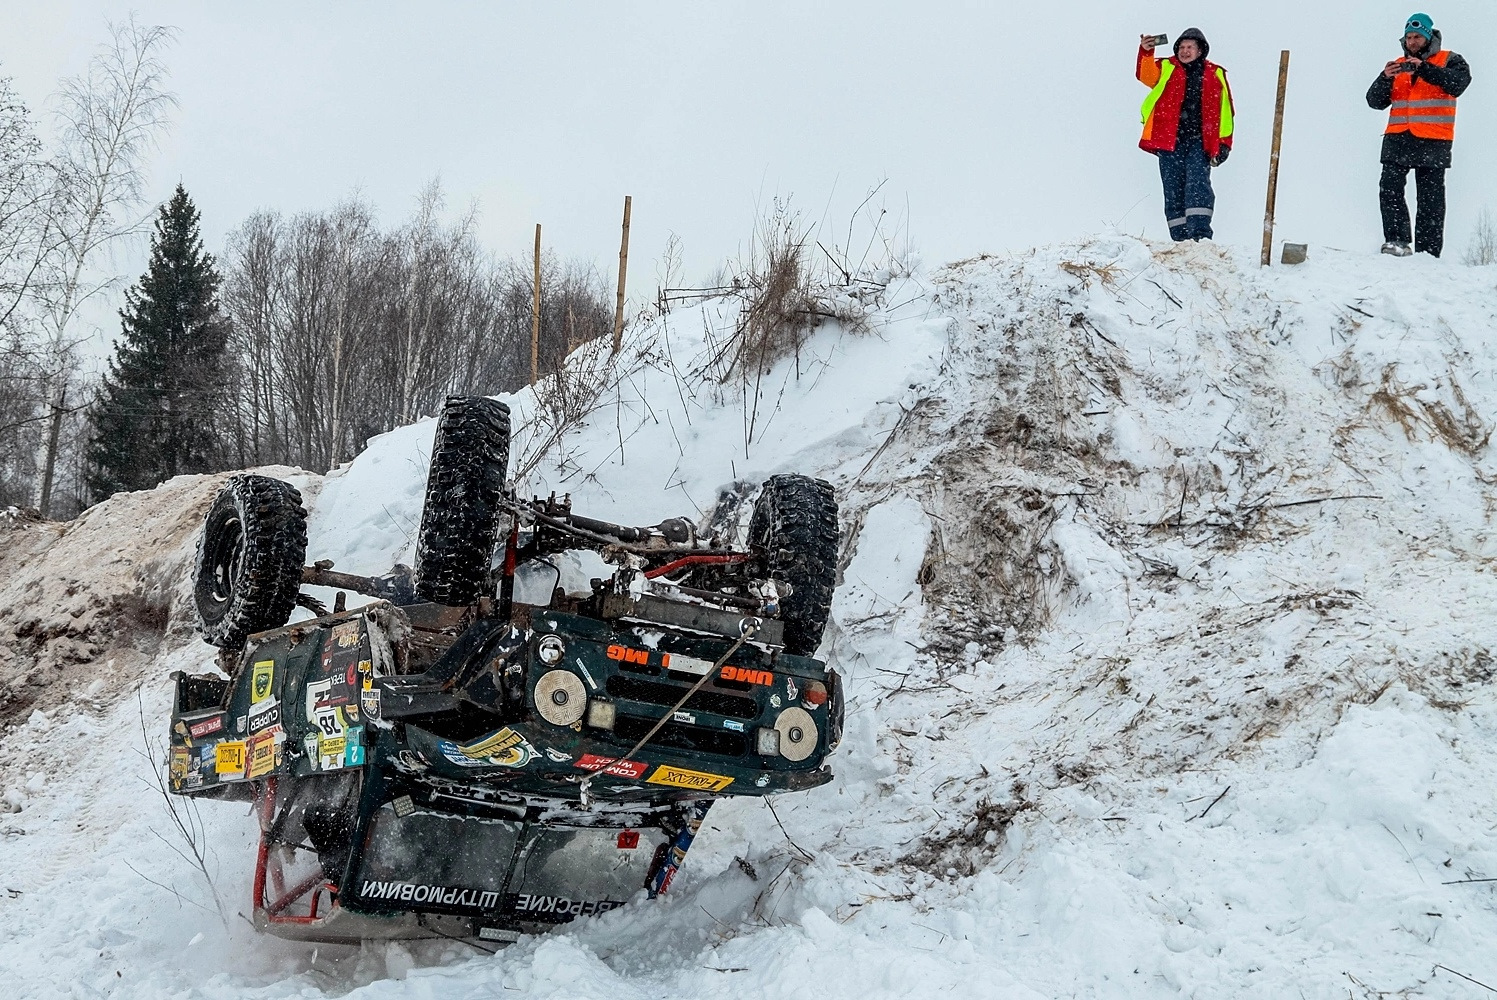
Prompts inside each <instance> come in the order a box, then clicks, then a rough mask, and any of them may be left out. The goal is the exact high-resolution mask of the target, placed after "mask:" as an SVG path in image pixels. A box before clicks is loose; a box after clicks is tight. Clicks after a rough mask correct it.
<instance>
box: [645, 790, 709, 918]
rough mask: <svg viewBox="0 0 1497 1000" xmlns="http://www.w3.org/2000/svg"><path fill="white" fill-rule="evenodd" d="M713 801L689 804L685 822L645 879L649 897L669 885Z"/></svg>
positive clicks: (684, 858)
mask: <svg viewBox="0 0 1497 1000" xmlns="http://www.w3.org/2000/svg"><path fill="white" fill-rule="evenodd" d="M714 801H715V800H713V799H701V800H699V801H697V802H693V803H692V804H691V811H690V812H689V813H688V814H687V817H686V822H685V823H683V824H681V829H680V830H678V831H677V832H676V836H675V837H674V838H673V839H672V840H671V842H670V843H669V844H667V845H665V846H666V850H665V851H664V852H663V854H664V856H663V857H662V858H660V859H659V860H657V861H656V863H655V864H654V865H653V866H652V867H651V869H650V875H649V878H647V879H646V880H645V887H646V888H647V889H648V890H649V893H650V898H651V899H654V898H655V897H656V896H658V895H660V894H661V893H662V892H665V891H666V890H667V889H669V888H670V887H671V880H672V879H674V878H675V877H676V872H678V871H680V870H681V862H683V861H685V860H686V852H687V851H689V850H690V849H691V842H692V841H693V840H695V839H696V836H697V831H698V830H700V829H701V828H702V820H704V819H706V818H707V810H709V809H711V808H712V803H713V802H714Z"/></svg>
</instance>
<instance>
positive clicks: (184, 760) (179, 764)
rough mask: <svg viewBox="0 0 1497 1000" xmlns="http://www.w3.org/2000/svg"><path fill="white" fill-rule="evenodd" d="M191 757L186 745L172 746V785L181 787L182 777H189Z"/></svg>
mask: <svg viewBox="0 0 1497 1000" xmlns="http://www.w3.org/2000/svg"><path fill="white" fill-rule="evenodd" d="M189 760H190V758H189V757H188V754H187V748H186V747H172V757H171V765H170V767H169V769H168V773H169V774H170V775H171V779H172V787H173V788H181V787H182V779H184V778H186V777H187V768H188V767H189V766H190V765H189V763H188V761H189Z"/></svg>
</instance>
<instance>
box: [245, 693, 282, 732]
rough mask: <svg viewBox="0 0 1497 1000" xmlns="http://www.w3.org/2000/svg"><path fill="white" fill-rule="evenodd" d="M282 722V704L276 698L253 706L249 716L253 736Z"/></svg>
mask: <svg viewBox="0 0 1497 1000" xmlns="http://www.w3.org/2000/svg"><path fill="white" fill-rule="evenodd" d="M280 721H281V703H280V701H279V700H277V699H275V698H271V699H269V700H267V701H264V702H261V703H259V704H257V705H254V706H253V710H252V711H251V712H250V714H249V731H250V733H251V734H253V733H258V732H260V731H261V730H264V729H269V728H270V727H271V726H273V725H275V724H276V723H278V722H280Z"/></svg>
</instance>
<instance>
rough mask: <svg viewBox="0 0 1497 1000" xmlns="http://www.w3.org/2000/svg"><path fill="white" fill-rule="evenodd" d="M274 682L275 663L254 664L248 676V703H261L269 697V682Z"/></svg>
mask: <svg viewBox="0 0 1497 1000" xmlns="http://www.w3.org/2000/svg"><path fill="white" fill-rule="evenodd" d="M273 680H275V661H274V660H261V661H259V662H258V663H256V664H255V669H254V673H253V674H251V675H250V701H251V702H261V701H264V700H265V699H266V698H269V697H270V687H271V682H272V681H273Z"/></svg>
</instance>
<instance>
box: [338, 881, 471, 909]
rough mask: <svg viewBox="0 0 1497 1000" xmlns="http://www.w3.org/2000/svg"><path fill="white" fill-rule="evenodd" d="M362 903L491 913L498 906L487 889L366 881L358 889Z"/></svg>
mask: <svg viewBox="0 0 1497 1000" xmlns="http://www.w3.org/2000/svg"><path fill="white" fill-rule="evenodd" d="M359 896H360V897H361V898H363V899H388V900H390V901H391V902H399V903H441V904H442V905H443V906H461V907H465V908H467V909H470V910H472V909H477V910H492V909H493V908H494V907H496V906H498V905H499V893H497V892H494V891H491V890H486V889H453V888H450V887H448V886H445V885H417V884H415V883H413V882H374V881H370V880H367V879H366V880H365V881H364V884H363V886H362V887H360V889H359Z"/></svg>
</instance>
